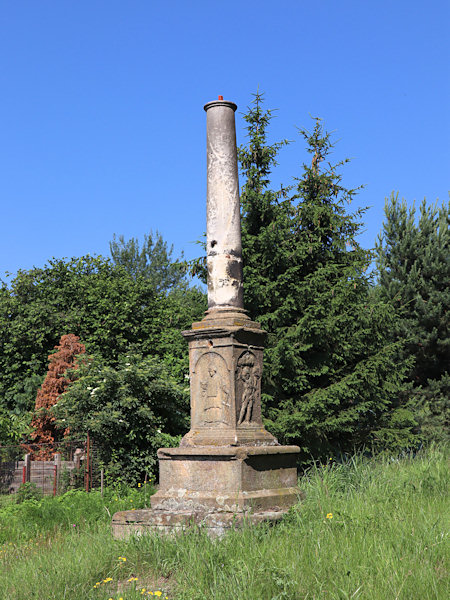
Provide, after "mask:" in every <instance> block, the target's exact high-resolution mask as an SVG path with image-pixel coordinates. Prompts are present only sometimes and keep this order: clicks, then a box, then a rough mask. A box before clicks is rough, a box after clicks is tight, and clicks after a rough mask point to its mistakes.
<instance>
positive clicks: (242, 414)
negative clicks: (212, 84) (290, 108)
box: [112, 99, 300, 538]
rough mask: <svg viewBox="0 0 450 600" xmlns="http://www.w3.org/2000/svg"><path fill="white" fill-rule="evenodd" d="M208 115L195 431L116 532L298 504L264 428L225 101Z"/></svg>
mask: <svg viewBox="0 0 450 600" xmlns="http://www.w3.org/2000/svg"><path fill="white" fill-rule="evenodd" d="M205 110H206V114H207V172H208V179H207V183H208V186H207V265H208V311H207V312H206V314H205V317H204V318H203V319H202V320H201V321H199V322H197V323H193V325H192V329H190V330H189V331H184V332H183V336H184V338H185V339H186V340H187V342H188V344H189V369H190V388H191V429H190V430H189V432H188V433H186V435H185V436H184V437H183V439H182V441H181V444H180V447H179V448H161V449H160V450H158V459H159V468H160V481H159V489H158V491H157V493H156V494H155V495H154V496H152V498H151V508H150V509H145V510H136V511H123V512H119V513H116V514H115V515H114V517H113V523H112V526H113V533H114V535H115V536H116V537H119V538H123V537H127V536H128V535H130V534H132V533H143V532H151V531H159V532H163V533H171V532H180V531H183V530H184V529H186V528H188V527H191V526H203V527H205V528H207V531H208V532H209V533H210V535H212V536H217V535H222V534H223V533H224V532H225V531H226V530H227V529H229V528H233V527H242V526H244V525H245V523H248V524H254V523H259V522H261V521H266V520H269V521H277V520H279V519H280V518H281V517H282V516H283V514H285V513H286V511H287V510H288V508H289V507H290V506H292V505H293V504H295V503H296V502H297V501H298V499H299V494H300V491H299V489H298V488H297V470H296V459H297V456H298V453H299V448H298V447H297V446H281V445H280V444H279V443H278V441H277V440H276V438H275V437H274V436H273V435H272V434H270V433H269V432H268V431H266V429H265V428H264V425H263V421H262V415H261V377H262V369H263V347H264V340H265V335H266V334H265V332H264V331H263V330H262V329H261V326H260V324H259V323H256V322H254V321H252V320H251V319H250V317H249V316H248V314H247V312H246V311H245V310H244V306H243V280H242V248H241V228H240V212H239V211H240V207H239V191H238V190H239V183H238V168H237V155H236V132H235V123H234V112H235V110H236V105H235V104H234V103H232V102H227V101H223V100H222V99H220V100H218V101H214V102H209V103H208V104H206V105H205Z"/></svg>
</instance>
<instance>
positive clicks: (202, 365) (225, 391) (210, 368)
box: [196, 352, 230, 426]
mask: <svg viewBox="0 0 450 600" xmlns="http://www.w3.org/2000/svg"><path fill="white" fill-rule="evenodd" d="M196 370H197V372H198V375H199V386H200V389H199V392H200V394H199V395H200V399H201V401H200V405H199V409H200V410H199V414H198V418H199V424H201V425H208V426H209V425H220V424H222V425H227V424H228V420H229V416H228V415H229V408H230V401H229V395H230V394H229V386H228V369H227V368H226V366H225V361H224V360H223V358H222V357H221V356H220V355H219V354H217V353H215V352H208V353H207V354H204V355H203V356H202V357H201V358H200V359H199V361H198V363H197V368H196Z"/></svg>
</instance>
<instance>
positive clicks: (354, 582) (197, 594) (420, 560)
mask: <svg viewBox="0 0 450 600" xmlns="http://www.w3.org/2000/svg"><path fill="white" fill-rule="evenodd" d="M447 461H448V452H445V450H444V449H443V448H439V447H437V448H436V447H435V448H431V449H430V450H428V451H426V452H420V453H418V454H417V455H416V456H413V455H405V456H403V457H400V458H397V457H392V456H385V457H378V458H374V459H370V460H367V459H365V458H363V457H362V456H360V455H357V456H353V457H350V458H348V459H346V460H344V461H343V462H342V463H335V461H330V460H327V464H316V465H314V466H313V467H312V468H310V469H309V470H308V472H307V473H306V474H305V475H304V476H303V477H302V478H301V479H300V481H299V488H300V489H301V490H302V491H303V492H305V498H304V500H303V501H302V502H301V503H299V504H298V505H296V506H295V507H293V508H292V509H291V511H290V514H289V515H287V516H286V517H285V518H284V519H283V521H282V522H280V523H278V524H277V525H276V526H268V525H266V524H262V525H260V526H256V527H251V526H249V527H247V528H245V529H244V530H241V531H231V532H230V533H228V534H227V535H226V536H224V537H223V538H222V539H219V540H217V539H215V540H211V539H209V538H208V537H207V535H206V534H205V533H204V532H202V531H198V530H192V531H187V532H185V533H184V534H183V535H179V536H157V535H150V536H139V537H136V538H134V539H131V540H130V541H128V542H126V541H125V540H114V539H112V538H111V530H110V527H111V519H110V515H112V514H113V513H114V512H115V511H116V510H124V509H130V508H132V507H135V508H140V507H142V506H146V505H148V497H147V499H146V500H144V498H145V497H146V493H145V491H144V489H143V487H141V488H139V489H137V488H134V489H128V490H127V491H125V490H123V493H122V494H118V493H116V492H115V491H113V490H107V491H106V493H105V495H104V496H103V498H102V497H101V496H100V493H99V492H93V493H91V494H86V493H84V492H78V491H77V492H70V493H68V494H65V495H64V496H63V497H61V498H50V497H46V498H43V499H42V500H40V501H39V502H35V501H26V502H24V503H23V504H21V505H16V504H14V505H11V506H10V507H8V509H6V508H5V509H0V565H1V568H0V598H1V599H2V600H3V599H4V600H29V599H30V598H34V599H35V600H60V599H61V598H65V600H79V599H80V598H83V599H86V600H100V599H102V600H104V599H105V598H110V597H111V598H114V599H115V600H118V598H120V597H121V598H123V600H135V599H137V598H143V597H155V595H154V594H150V595H148V596H147V595H144V594H142V593H141V591H142V587H145V588H146V590H151V591H155V590H161V589H162V590H164V591H165V593H163V594H162V598H164V597H165V596H167V597H168V598H169V599H170V600H204V599H205V598H214V599H215V600H229V599H230V598H236V599H241V598H242V599H244V598H251V599H252V600H253V599H258V600H274V599H275V598H278V599H287V600H297V599H300V598H302V599H306V598H321V599H322V598H324V599H327V600H343V599H350V598H352V597H353V598H354V599H358V598H359V599H360V600H363V599H364V600H385V599H387V598H389V599H391V598H398V599H399V600H436V599H438V598H446V597H447V596H448V569H447V563H448V551H447V545H446V544H447V537H448V527H447V521H448V518H447V513H448V502H447V498H446V494H445V492H446V490H447V489H448V485H449V471H448V463H447ZM327 515H328V518H327ZM2 542H3V545H2ZM119 557H120V558H119ZM124 558H125V559H126V560H123V559H124ZM49 573H52V574H53V575H52V577H51V581H50V584H49ZM134 577H137V581H134V580H132V581H128V580H129V579H131V578H134ZM97 582H100V583H99V585H97Z"/></svg>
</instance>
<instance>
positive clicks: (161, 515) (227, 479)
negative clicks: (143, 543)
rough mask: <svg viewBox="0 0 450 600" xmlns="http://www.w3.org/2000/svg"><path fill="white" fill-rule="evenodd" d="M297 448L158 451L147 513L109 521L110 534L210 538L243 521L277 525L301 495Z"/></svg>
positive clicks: (123, 514)
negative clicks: (203, 532) (196, 531)
mask: <svg viewBox="0 0 450 600" xmlns="http://www.w3.org/2000/svg"><path fill="white" fill-rule="evenodd" d="M298 452H299V448H298V447H297V446H251V447H249V446H241V447H229V446H223V447H202V448H200V447H196V448H189V447H187V448H186V447H180V448H161V449H160V450H158V457H159V466H160V485H159V490H158V491H157V492H156V494H154V495H153V496H152V497H151V500H150V501H151V509H145V510H133V511H123V512H119V513H116V514H115V515H114V517H113V533H114V535H115V537H119V538H123V537H127V536H128V535H131V534H132V533H143V532H152V531H160V532H163V533H169V532H170V531H171V530H173V531H183V530H185V529H187V528H189V527H191V526H194V525H195V526H202V527H206V528H207V530H208V533H209V534H210V535H212V536H217V535H222V534H223V533H224V532H225V531H226V530H227V529H230V528H235V527H242V526H243V525H244V524H245V523H249V524H252V523H259V522H261V521H265V520H268V521H277V520H278V519H280V518H281V517H282V516H283V515H284V514H285V513H286V512H287V510H288V508H289V507H290V506H292V505H293V504H295V503H296V502H297V501H298V500H299V497H300V490H299V489H298V488H297V469H296V458H297V454H298Z"/></svg>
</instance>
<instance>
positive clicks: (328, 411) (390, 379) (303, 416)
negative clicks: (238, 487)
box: [239, 94, 415, 458]
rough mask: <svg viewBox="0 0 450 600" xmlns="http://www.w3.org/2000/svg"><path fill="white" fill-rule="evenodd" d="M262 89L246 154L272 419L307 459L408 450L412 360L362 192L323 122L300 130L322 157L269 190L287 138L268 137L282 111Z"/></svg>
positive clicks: (247, 210)
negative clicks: (333, 155)
mask: <svg viewBox="0 0 450 600" xmlns="http://www.w3.org/2000/svg"><path fill="white" fill-rule="evenodd" d="M261 105H262V97H261V95H259V94H257V95H256V97H255V101H254V104H253V106H252V107H251V108H250V109H249V112H248V113H247V115H246V117H245V119H246V121H247V123H248V126H247V130H248V136H249V143H248V147H245V148H241V149H240V151H239V160H240V163H241V170H242V172H243V175H244V178H245V183H244V187H243V190H242V194H241V201H242V244H243V254H244V256H243V261H244V282H245V288H244V298H245V300H244V303H245V306H246V308H247V309H248V310H249V312H250V314H251V316H252V317H253V318H255V319H256V320H258V321H259V322H261V324H262V325H263V327H264V329H266V330H267V331H268V334H269V335H268V343H267V348H266V350H265V359H264V360H265V362H264V376H263V398H264V401H265V411H264V414H265V415H266V416H267V417H268V419H267V426H268V427H269V429H270V430H271V431H272V432H273V433H275V434H276V435H277V436H278V437H279V439H280V440H281V441H283V442H289V443H296V444H299V445H300V446H301V448H302V450H303V457H304V458H309V457H310V455H311V454H312V455H313V456H315V457H321V456H322V457H323V456H325V455H326V454H329V453H332V452H338V451H339V450H340V451H351V449H352V447H354V446H361V445H363V444H369V445H374V446H377V447H385V446H386V445H387V446H390V447H391V448H395V447H402V446H403V447H404V446H407V445H409V444H410V443H412V442H413V437H412V432H411V430H412V427H413V426H414V425H415V422H414V419H413V418H412V414H411V412H410V411H409V410H408V408H407V406H406V399H407V394H406V391H407V386H406V385H405V383H404V379H405V375H406V370H407V364H406V363H405V362H397V361H396V357H397V355H398V348H397V347H396V344H395V343H388V342H387V341H386V330H387V329H388V328H389V326H390V325H391V324H392V322H393V319H394V318H395V315H393V313H392V309H391V307H390V305H389V304H388V303H384V302H381V301H379V300H378V299H377V298H375V297H374V295H373V294H372V287H371V280H370V277H369V276H368V275H367V269H368V267H369V265H370V261H371V258H372V256H371V253H370V252H368V251H366V250H364V249H363V248H361V246H360V245H359V244H358V242H357V240H356V238H357V236H358V234H359V233H360V231H361V229H362V227H363V225H362V222H361V217H362V215H363V213H364V211H363V210H358V211H357V212H356V213H354V214H349V213H347V211H346V205H347V204H348V203H349V202H350V201H351V200H352V199H353V197H354V195H355V193H356V192H357V189H347V188H346V187H344V186H343V184H342V175H341V174H340V167H342V166H343V165H344V164H345V163H346V162H348V161H347V160H343V161H341V162H338V163H337V164H336V165H333V164H331V163H329V162H328V155H329V154H330V152H331V150H332V148H333V144H332V142H331V139H330V135H329V134H327V133H325V132H324V131H323V128H322V124H321V122H320V120H319V119H316V120H315V124H314V128H313V130H312V132H308V131H306V130H300V134H301V136H302V137H303V139H304V140H305V142H306V145H307V151H308V152H309V153H310V155H311V156H312V162H311V164H310V165H307V164H304V165H303V173H302V175H301V176H300V177H298V178H296V179H295V180H294V182H295V183H294V185H293V186H292V187H290V188H282V189H281V191H280V192H278V193H275V192H273V191H272V190H271V189H270V173H271V169H272V168H273V167H274V166H275V165H276V156H277V153H278V151H279V150H280V148H281V147H282V146H283V145H284V144H285V143H286V142H285V141H283V142H280V143H277V144H272V145H268V144H267V141H266V128H267V126H268V125H269V123H270V120H271V118H272V114H271V113H270V111H264V110H263V109H262V106H261Z"/></svg>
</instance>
